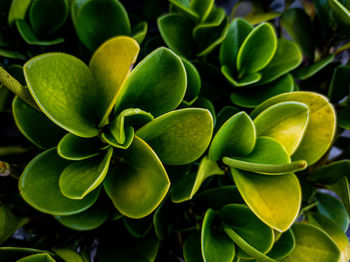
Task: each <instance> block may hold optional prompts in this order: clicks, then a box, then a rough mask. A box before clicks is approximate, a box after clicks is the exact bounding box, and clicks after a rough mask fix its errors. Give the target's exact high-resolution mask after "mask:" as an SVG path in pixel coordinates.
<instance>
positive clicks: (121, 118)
mask: <svg viewBox="0 0 350 262" xmlns="http://www.w3.org/2000/svg"><path fill="white" fill-rule="evenodd" d="M152 120H153V116H152V115H151V114H150V113H147V112H145V111H142V110H140V109H138V108H129V109H125V110H123V111H122V112H121V113H120V114H119V115H118V116H117V117H116V118H115V119H114V120H113V121H112V122H111V123H110V124H109V126H108V129H109V130H110V133H111V135H112V136H113V138H114V139H115V140H116V141H117V142H118V143H119V144H124V143H125V142H126V140H128V137H127V132H126V129H127V128H128V125H131V126H134V125H136V126H140V125H144V124H146V123H147V122H149V121H152Z"/></svg>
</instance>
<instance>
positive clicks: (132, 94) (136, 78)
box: [115, 47, 187, 117]
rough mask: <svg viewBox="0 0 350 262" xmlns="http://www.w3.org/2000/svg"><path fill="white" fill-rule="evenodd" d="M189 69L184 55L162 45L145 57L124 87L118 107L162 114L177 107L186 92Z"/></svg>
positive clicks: (120, 93) (118, 97) (120, 109)
mask: <svg viewBox="0 0 350 262" xmlns="http://www.w3.org/2000/svg"><path fill="white" fill-rule="evenodd" d="M186 83H187V80H186V70H185V67H184V65H183V63H182V62H181V59H180V58H179V57H178V56H177V55H175V54H174V53H173V52H172V51H171V50H170V49H167V48H165V47H161V48H158V49H156V50H155V51H153V52H152V53H151V54H149V55H148V56H147V57H146V58H145V59H143V60H142V61H141V62H140V63H139V64H138V65H137V67H136V68H135V69H134V70H133V71H132V73H131V74H130V75H129V77H128V78H127V80H126V81H125V83H124V84H123V86H122V88H121V89H120V91H119V93H118V96H117V100H116V104H115V111H116V112H117V113H119V112H121V111H122V110H124V109H127V108H132V107H134V108H140V109H142V110H144V111H147V112H149V113H151V114H152V115H153V116H155V117H156V116H159V115H162V114H164V113H167V112H169V111H170V110H174V109H175V108H176V107H177V106H178V105H179V104H180V103H181V101H182V99H183V97H184V95H185V92H186Z"/></svg>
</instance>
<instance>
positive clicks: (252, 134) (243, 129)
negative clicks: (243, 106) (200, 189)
mask: <svg viewBox="0 0 350 262" xmlns="http://www.w3.org/2000/svg"><path fill="white" fill-rule="evenodd" d="M255 142H256V131H255V126H254V123H253V121H252V120H251V119H250V117H249V116H248V115H247V114H246V113H245V112H243V111H242V112H239V113H237V114H235V115H233V116H232V117H231V118H230V119H228V120H227V121H226V122H225V123H224V124H223V125H222V126H221V128H220V129H219V130H218V132H217V133H216V135H215V136H214V138H213V141H212V143H211V145H210V147H209V159H210V160H212V161H218V160H220V159H221V158H222V157H224V156H241V155H247V154H249V153H250V152H252V151H253V149H254V146H255Z"/></svg>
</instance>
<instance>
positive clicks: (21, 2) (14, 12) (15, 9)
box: [8, 0, 32, 28]
mask: <svg viewBox="0 0 350 262" xmlns="http://www.w3.org/2000/svg"><path fill="white" fill-rule="evenodd" d="M31 2H32V0H13V1H12V3H11V7H10V10H9V13H8V24H9V26H10V27H11V28H15V24H16V20H24V19H25V18H26V13H27V10H28V8H29V6H30V4H31Z"/></svg>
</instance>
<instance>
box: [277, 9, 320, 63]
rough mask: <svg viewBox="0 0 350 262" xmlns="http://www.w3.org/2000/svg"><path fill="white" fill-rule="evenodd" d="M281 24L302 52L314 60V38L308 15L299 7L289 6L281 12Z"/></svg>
mask: <svg viewBox="0 0 350 262" xmlns="http://www.w3.org/2000/svg"><path fill="white" fill-rule="evenodd" d="M281 25H282V27H283V28H284V29H285V30H286V31H287V33H288V34H289V35H290V36H291V37H292V39H293V40H294V41H295V42H296V43H297V44H298V45H299V47H300V49H301V50H302V51H303V53H304V54H305V55H306V56H307V57H308V58H309V59H310V60H311V61H313V60H314V52H315V48H316V47H315V38H314V32H313V30H312V28H313V25H312V22H311V19H310V17H309V16H308V15H307V14H306V13H305V11H304V10H303V9H301V8H291V9H288V10H286V11H284V12H283V14H282V16H281Z"/></svg>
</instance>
